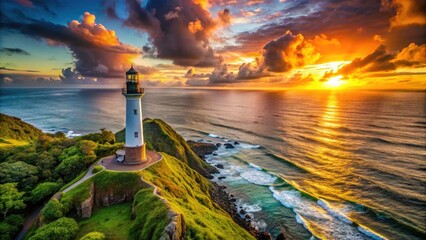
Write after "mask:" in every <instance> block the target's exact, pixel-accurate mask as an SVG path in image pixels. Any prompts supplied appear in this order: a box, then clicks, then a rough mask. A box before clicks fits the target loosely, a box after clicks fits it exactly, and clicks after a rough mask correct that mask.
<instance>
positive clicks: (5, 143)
mask: <svg viewBox="0 0 426 240" xmlns="http://www.w3.org/2000/svg"><path fill="white" fill-rule="evenodd" d="M28 144H29V142H27V141H24V140H15V139H11V138H0V148H9V147H20V146H25V145H28Z"/></svg>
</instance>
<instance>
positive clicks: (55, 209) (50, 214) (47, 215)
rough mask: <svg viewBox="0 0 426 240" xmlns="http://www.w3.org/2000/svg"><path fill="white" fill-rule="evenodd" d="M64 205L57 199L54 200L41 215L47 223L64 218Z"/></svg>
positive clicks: (45, 207) (47, 204)
mask: <svg viewBox="0 0 426 240" xmlns="http://www.w3.org/2000/svg"><path fill="white" fill-rule="evenodd" d="M62 208H63V207H62V204H61V203H60V202H59V201H58V200H57V199H52V200H50V201H49V202H48V203H46V205H45V206H44V207H43V209H42V210H41V215H42V216H43V218H44V219H45V220H46V221H47V222H52V221H55V220H56V219H59V218H61V217H63V210H62Z"/></svg>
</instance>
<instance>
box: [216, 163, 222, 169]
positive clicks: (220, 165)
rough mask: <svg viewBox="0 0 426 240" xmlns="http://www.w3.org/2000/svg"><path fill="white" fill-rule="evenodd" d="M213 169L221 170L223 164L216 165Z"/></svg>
mask: <svg viewBox="0 0 426 240" xmlns="http://www.w3.org/2000/svg"><path fill="white" fill-rule="evenodd" d="M215 167H217V168H219V169H223V164H220V163H219V164H216V165H215Z"/></svg>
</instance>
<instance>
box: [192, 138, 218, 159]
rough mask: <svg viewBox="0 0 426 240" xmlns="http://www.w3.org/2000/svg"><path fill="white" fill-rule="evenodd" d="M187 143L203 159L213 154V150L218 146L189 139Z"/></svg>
mask: <svg viewBox="0 0 426 240" xmlns="http://www.w3.org/2000/svg"><path fill="white" fill-rule="evenodd" d="M187 143H188V145H189V147H191V149H192V151H194V153H195V154H197V156H198V157H200V158H201V159H204V157H205V156H206V155H209V154H213V152H214V151H215V150H217V148H218V147H217V146H216V145H215V144H212V143H205V142H194V141H191V140H188V141H187Z"/></svg>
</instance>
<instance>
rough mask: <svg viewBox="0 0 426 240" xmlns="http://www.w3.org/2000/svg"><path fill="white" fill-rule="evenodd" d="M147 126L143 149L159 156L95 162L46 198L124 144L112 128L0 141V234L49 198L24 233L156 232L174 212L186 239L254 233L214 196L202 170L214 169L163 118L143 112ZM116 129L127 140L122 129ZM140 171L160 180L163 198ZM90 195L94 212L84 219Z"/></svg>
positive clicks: (139, 235) (123, 235)
mask: <svg viewBox="0 0 426 240" xmlns="http://www.w3.org/2000/svg"><path fill="white" fill-rule="evenodd" d="M144 130H145V140H146V142H147V145H148V148H149V149H152V150H156V151H161V152H163V153H162V155H163V160H162V161H160V162H158V163H156V164H154V165H153V166H151V167H149V168H147V169H145V170H143V171H140V172H113V171H107V170H102V169H101V168H99V167H98V168H97V171H100V172H98V173H97V174H96V175H95V176H93V177H92V178H89V179H87V180H86V181H85V182H83V183H81V184H80V185H78V186H77V187H75V188H73V189H72V190H70V191H68V192H66V193H64V194H63V195H62V197H60V196H59V195H58V194H56V195H55V196H54V197H52V198H50V197H51V196H52V194H54V193H56V192H57V191H61V190H63V189H65V187H66V186H67V185H70V181H71V182H74V181H76V180H77V179H78V178H80V177H82V176H83V175H84V172H85V171H86V169H87V168H88V166H89V165H91V164H93V163H94V162H95V161H96V160H97V159H99V158H100V157H103V156H107V155H110V154H112V153H113V152H114V151H115V150H116V149H118V148H122V147H123V144H122V143H116V141H115V136H114V134H112V133H111V132H109V131H106V130H105V129H102V130H101V132H100V133H93V134H88V135H85V136H82V137H77V138H73V139H69V138H66V137H65V136H64V134H63V133H57V134H44V133H40V134H39V135H38V136H37V137H36V138H34V139H33V140H31V138H28V140H26V141H28V145H26V146H20V147H7V148H0V149H1V151H2V152H1V154H0V155H1V158H0V193H1V194H0V195H1V196H2V197H0V208H1V209H0V210H1V211H2V213H3V214H2V216H0V219H1V221H0V239H13V237H14V236H16V234H17V233H18V232H19V229H20V228H21V227H22V224H23V217H24V216H26V215H28V214H29V213H30V212H31V211H32V209H33V208H34V207H35V206H38V205H40V204H41V203H43V202H46V201H47V200H48V199H49V198H50V200H49V201H47V203H46V204H45V205H44V207H43V209H42V210H41V212H40V222H39V225H38V226H35V227H33V228H32V230H31V231H30V232H29V234H27V236H26V239H30V240H37V239H48V240H49V239H86V240H88V239H135V240H136V239H158V238H161V237H164V233H165V227H166V226H167V225H168V224H169V223H171V221H172V217H173V216H174V214H178V215H179V216H180V217H181V218H182V222H181V224H183V225H184V226H183V225H182V227H184V228H185V229H186V238H188V239H227V238H229V236H233V239H253V237H252V236H251V235H250V234H249V233H248V232H247V231H245V230H244V229H243V228H241V227H240V226H239V225H237V224H236V223H235V222H233V221H232V218H231V217H230V216H229V215H228V213H226V212H225V211H224V210H223V209H221V208H220V207H219V206H218V205H217V204H216V203H215V202H214V201H212V200H211V197H210V190H211V189H212V187H213V186H212V183H211V182H209V181H208V180H207V179H206V178H205V177H203V176H202V175H204V176H206V177H208V176H210V174H209V172H211V171H212V169H211V167H210V166H209V165H207V164H206V163H205V162H203V161H202V160H201V159H200V158H199V157H198V156H197V155H196V154H195V153H194V152H193V151H192V150H191V149H190V147H189V146H188V144H187V143H186V142H185V140H184V139H183V138H182V137H181V136H180V135H178V134H177V133H176V132H175V131H174V130H173V129H172V128H171V127H170V126H168V125H167V124H166V123H164V122H163V121H161V120H151V119H146V120H145V121H144ZM116 136H117V138H123V139H124V136H123V132H122V131H121V132H119V133H118V134H117V135H116ZM201 174H202V175H201ZM141 177H143V178H144V179H145V181H148V182H150V183H151V184H154V185H155V186H157V187H158V190H159V192H160V195H161V196H162V197H163V198H164V199H165V200H166V201H167V203H166V202H164V199H160V198H159V197H158V196H157V195H155V194H153V189H152V187H151V186H149V185H148V184H146V183H145V182H143V181H142V180H141ZM88 199H92V202H93V212H92V215H91V217H90V218H88V219H81V216H82V212H83V210H82V204H83V203H87V200H88ZM111 204H112V206H110V205H111ZM114 204H116V205H114ZM171 211H172V212H174V214H171Z"/></svg>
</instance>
